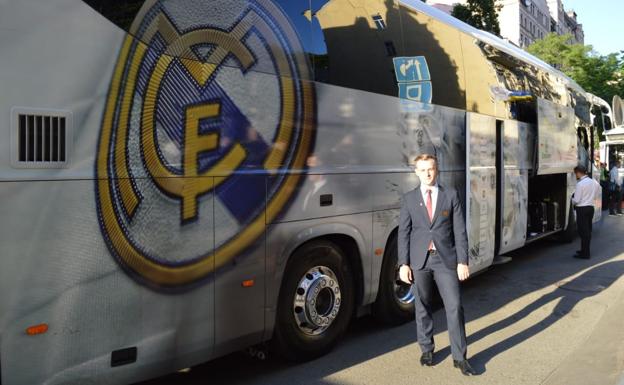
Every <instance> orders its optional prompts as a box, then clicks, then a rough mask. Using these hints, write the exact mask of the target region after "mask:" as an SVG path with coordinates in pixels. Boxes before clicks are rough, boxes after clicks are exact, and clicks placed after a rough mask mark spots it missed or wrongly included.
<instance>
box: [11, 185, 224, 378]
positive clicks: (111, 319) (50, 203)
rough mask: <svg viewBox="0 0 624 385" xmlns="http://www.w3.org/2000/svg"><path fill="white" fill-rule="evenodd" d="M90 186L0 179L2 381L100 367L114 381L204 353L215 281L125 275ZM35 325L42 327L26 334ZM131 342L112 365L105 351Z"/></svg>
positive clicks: (81, 373) (73, 374)
mask: <svg viewBox="0 0 624 385" xmlns="http://www.w3.org/2000/svg"><path fill="white" fill-rule="evenodd" d="M93 186H94V182H93V181H91V180H87V181H32V182H2V183H0V197H2V200H1V201H2V202H6V203H5V204H2V205H0V215H1V217H2V219H3V220H2V221H0V255H1V256H2V259H3V268H2V269H0V290H1V292H2V293H4V295H3V296H2V319H1V321H2V322H1V326H2V341H1V346H0V353H1V356H2V376H3V383H10V384H36V383H42V382H44V381H46V380H47V381H49V383H52V384H54V383H87V382H88V381H89V380H91V379H93V378H94V376H95V375H96V374H98V373H99V374H101V376H100V375H98V381H101V383H111V384H117V383H123V382H131V381H135V380H139V379H141V378H145V377H146V376H151V375H157V374H158V373H166V372H171V371H173V370H176V369H179V368H181V367H186V366H189V365H191V364H194V363H199V362H202V361H205V360H207V359H209V358H211V356H212V351H213V330H214V327H213V324H212V317H213V309H214V304H213V296H214V283H213V282H212V281H208V282H205V283H204V284H203V285H202V286H200V287H198V288H197V289H195V290H193V291H191V292H187V293H178V294H175V293H164V292H161V291H160V290H153V288H149V287H147V286H144V285H141V284H139V283H137V282H136V281H135V280H134V279H132V278H131V277H130V275H131V274H130V273H126V272H124V271H123V270H122V269H121V268H120V266H119V265H118V263H116V261H115V258H114V257H113V256H111V255H110V253H109V251H108V249H107V246H106V244H105V243H104V241H103V239H102V236H101V232H100V226H99V223H98V215H97V213H96V210H95V207H94V206H95V205H94V202H93V198H92V197H93V194H94V191H93ZM8 202H10V203H8ZM157 226H158V224H155V225H154V226H152V227H150V228H147V229H146V231H148V232H156V231H158V228H157ZM211 233H212V230H210V231H208V232H207V238H208V241H210V242H212V241H211V239H212V236H211ZM172 241H173V242H175V240H172ZM40 324H47V325H48V328H49V329H48V331H47V333H44V334H40V335H34V336H29V335H27V334H26V332H25V330H26V328H28V327H30V326H34V325H40ZM131 347H136V348H137V350H138V354H137V361H136V362H135V363H132V364H129V365H126V366H121V367H118V368H115V369H114V370H112V369H111V353H112V352H113V351H115V350H118V349H124V348H131ZM26 357H27V358H28V359H25V358H26ZM34 362H36V363H37V365H34V366H33V363H34ZM104 373H106V374H104Z"/></svg>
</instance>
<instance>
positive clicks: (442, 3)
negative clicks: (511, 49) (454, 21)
mask: <svg viewBox="0 0 624 385" xmlns="http://www.w3.org/2000/svg"><path fill="white" fill-rule="evenodd" d="M458 3H461V4H465V3H466V0H427V4H429V5H432V6H434V7H435V8H438V9H440V10H442V11H444V12H447V13H451V12H452V10H453V6H454V5H455V4H458ZM497 3H498V4H499V5H500V6H501V8H500V11H499V12H498V20H499V24H500V29H501V36H502V37H503V38H505V39H507V40H509V41H510V42H512V43H513V44H516V45H517V46H519V47H522V48H525V47H527V46H529V45H530V44H531V43H533V42H534V41H536V40H539V39H542V38H544V37H545V36H546V35H547V34H548V33H550V32H554V33H557V34H559V35H563V34H566V33H569V34H571V35H572V42H573V43H580V44H584V33H583V25H582V24H580V23H579V22H578V20H577V14H576V13H575V12H574V11H573V10H569V11H567V12H566V11H565V8H564V6H563V2H562V0H498V1H497Z"/></svg>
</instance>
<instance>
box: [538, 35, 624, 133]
mask: <svg viewBox="0 0 624 385" xmlns="http://www.w3.org/2000/svg"><path fill="white" fill-rule="evenodd" d="M571 41H572V35H563V36H560V35H557V34H554V33H551V34H548V35H546V36H545V37H544V38H543V39H541V40H536V41H535V42H534V43H533V44H531V45H530V46H528V47H527V51H528V52H529V53H531V54H533V55H535V56H537V57H539V58H540V59H542V60H544V61H545V62H547V63H548V64H550V65H552V66H553V67H555V68H557V69H559V70H560V71H561V72H563V73H565V74H566V75H568V76H569V77H571V78H572V79H573V80H574V81H576V82H577V83H578V84H579V85H580V86H581V87H583V89H584V90H585V91H587V92H591V93H592V94H594V95H596V96H598V97H600V98H602V99H604V100H605V101H606V102H607V103H611V100H613V96H614V95H624V51H620V52H618V53H612V54H609V55H600V54H599V53H598V52H596V51H594V50H593V48H592V46H591V45H582V44H572V43H570V42H571ZM598 131H599V132H598V134H599V136H601V135H602V127H600V126H599V127H598Z"/></svg>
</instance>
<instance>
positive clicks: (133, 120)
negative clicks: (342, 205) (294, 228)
mask: <svg viewBox="0 0 624 385" xmlns="http://www.w3.org/2000/svg"><path fill="white" fill-rule="evenodd" d="M218 4H221V3H215V4H213V3H208V2H204V1H200V0H180V1H168V2H165V1H157V0H152V1H147V2H146V3H145V4H144V5H143V7H142V9H141V11H140V12H139V13H138V15H137V18H136V20H135V21H134V23H133V25H132V27H131V30H130V35H128V36H127V37H126V39H125V41H124V43H123V46H122V48H121V52H120V55H119V58H118V61H117V64H116V68H115V70H114V73H113V79H112V83H111V86H110V90H109V95H108V99H107V105H106V109H105V112H104V118H103V123H102V129H101V134H100V141H99V148H98V156H97V164H96V174H97V179H96V192H97V206H98V215H99V220H100V226H101V229H102V232H103V235H104V237H105V239H106V241H107V245H108V247H109V249H110V251H111V253H112V254H113V255H114V256H115V258H116V259H117V261H118V262H119V263H120V265H121V266H122V267H123V268H124V269H125V270H126V271H128V272H129V273H130V274H131V275H132V276H133V277H134V278H135V279H137V280H138V281H139V282H141V283H144V284H146V285H148V286H151V287H155V288H165V289H166V288H180V287H187V286H189V285H192V284H197V283H198V282H201V281H203V280H205V279H207V278H208V277H209V276H210V274H211V273H212V272H213V271H214V270H215V269H218V268H219V267H222V266H224V265H226V264H227V263H228V262H230V261H231V260H232V259H233V258H234V257H236V256H238V255H240V254H241V253H243V252H244V251H245V249H246V248H248V247H249V246H250V245H251V244H253V243H254V242H255V241H256V240H257V239H258V238H259V237H260V236H261V235H262V234H263V232H264V227H265V223H266V222H268V221H270V220H272V219H273V218H275V217H276V216H277V215H279V213H280V212H281V211H282V209H283V208H284V207H285V205H286V204H287V202H288V201H289V199H290V195H291V193H292V191H293V190H294V186H295V185H296V184H297V183H298V181H299V176H298V173H290V172H287V170H289V169H295V170H301V169H303V168H304V167H305V160H306V158H307V156H308V153H309V150H310V147H311V143H312V140H313V135H314V121H315V96H314V90H313V88H312V83H311V82H309V81H305V79H309V77H310V72H309V68H308V65H307V61H306V59H305V57H304V56H303V55H302V54H301V52H302V49H301V45H300V43H299V41H298V38H297V35H296V33H295V32H294V30H293V28H292V27H291V26H290V24H289V22H288V20H287V19H286V18H285V16H284V15H283V14H282V11H281V10H280V9H279V8H278V7H277V6H276V5H274V4H273V3H271V2H270V1H269V0H257V1H228V2H223V3H222V4H223V7H225V8H227V9H219V6H218ZM225 11H227V12H225ZM196 15H199V16H200V17H195V16H196ZM211 23H212V24H211ZM269 176H270V177H269Z"/></svg>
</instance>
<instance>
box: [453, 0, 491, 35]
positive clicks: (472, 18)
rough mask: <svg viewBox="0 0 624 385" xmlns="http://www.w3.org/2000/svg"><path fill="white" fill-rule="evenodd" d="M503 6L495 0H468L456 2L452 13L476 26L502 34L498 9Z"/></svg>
mask: <svg viewBox="0 0 624 385" xmlns="http://www.w3.org/2000/svg"><path fill="white" fill-rule="evenodd" d="M500 8H501V6H500V5H498V4H496V1H495V0H468V1H467V2H466V4H465V5H464V4H455V6H454V7H453V11H452V12H451V15H453V17H455V18H457V19H459V20H462V21H464V22H466V23H468V24H470V25H472V26H473V27H475V28H479V29H482V30H484V31H488V32H492V33H493V34H495V35H500V25H499V23H498V11H499V10H500Z"/></svg>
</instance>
